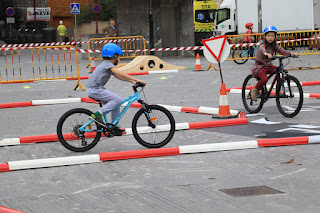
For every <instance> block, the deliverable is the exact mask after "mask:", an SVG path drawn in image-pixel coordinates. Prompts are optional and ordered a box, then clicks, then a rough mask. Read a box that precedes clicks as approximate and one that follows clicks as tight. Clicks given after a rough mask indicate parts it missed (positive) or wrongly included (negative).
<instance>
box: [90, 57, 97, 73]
mask: <svg viewBox="0 0 320 213" xmlns="http://www.w3.org/2000/svg"><path fill="white" fill-rule="evenodd" d="M95 69H96V62H95V61H94V57H92V59H91V70H90V73H92V72H93V71H94V70H95Z"/></svg>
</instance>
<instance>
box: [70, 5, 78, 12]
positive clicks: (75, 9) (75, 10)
mask: <svg viewBox="0 0 320 213" xmlns="http://www.w3.org/2000/svg"><path fill="white" fill-rule="evenodd" d="M71 11H72V12H74V13H76V12H79V9H78V7H77V5H76V4H74V5H73V8H72V9H71Z"/></svg>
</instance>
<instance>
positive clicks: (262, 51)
mask: <svg viewBox="0 0 320 213" xmlns="http://www.w3.org/2000/svg"><path fill="white" fill-rule="evenodd" d="M268 54H269V53H267V51H266V48H265V46H264V44H261V45H260V47H259V49H258V52H257V57H256V62H258V63H259V64H261V65H267V66H272V63H271V60H269V59H267V58H266V57H265V55H268ZM269 55H271V54H269ZM271 57H272V55H271Z"/></svg>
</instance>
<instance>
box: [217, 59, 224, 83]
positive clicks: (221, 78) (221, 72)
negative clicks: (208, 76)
mask: <svg viewBox="0 0 320 213" xmlns="http://www.w3.org/2000/svg"><path fill="white" fill-rule="evenodd" d="M218 64H219V70H220V78H221V83H223V77H222V72H221V65H220V60H219V61H218Z"/></svg>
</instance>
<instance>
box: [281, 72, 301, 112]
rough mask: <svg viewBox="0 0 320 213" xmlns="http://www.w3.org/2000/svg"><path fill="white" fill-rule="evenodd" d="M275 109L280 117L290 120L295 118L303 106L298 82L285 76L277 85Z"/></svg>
mask: <svg viewBox="0 0 320 213" xmlns="http://www.w3.org/2000/svg"><path fill="white" fill-rule="evenodd" d="M276 102H277V107H278V109H279V111H280V113H281V114H282V115H284V116H285V117H289V118H292V117H294V116H296V115H297V114H298V113H299V112H300V110H301V107H302V104H303V90H302V86H301V84H300V82H299V80H298V79H297V78H296V77H294V76H291V75H287V76H286V77H285V79H284V80H281V82H280V83H279V84H278V85H277V90H276Z"/></svg>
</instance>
